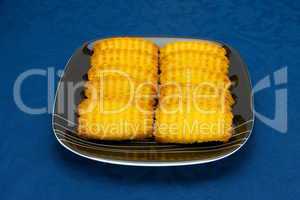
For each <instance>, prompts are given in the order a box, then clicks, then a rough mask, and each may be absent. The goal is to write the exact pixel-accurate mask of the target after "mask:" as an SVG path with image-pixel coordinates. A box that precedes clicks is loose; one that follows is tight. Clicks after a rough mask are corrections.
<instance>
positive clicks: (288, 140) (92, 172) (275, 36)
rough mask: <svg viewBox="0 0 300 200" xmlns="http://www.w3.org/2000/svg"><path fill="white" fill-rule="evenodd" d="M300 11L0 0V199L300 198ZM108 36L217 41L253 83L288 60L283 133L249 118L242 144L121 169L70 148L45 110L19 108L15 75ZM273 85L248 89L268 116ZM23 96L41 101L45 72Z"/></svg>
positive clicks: (275, 4)
mask: <svg viewBox="0 0 300 200" xmlns="http://www.w3.org/2000/svg"><path fill="white" fill-rule="evenodd" d="M299 10H300V1H296V0H294V1H287V0H278V1H277V0H275V1H274V0H269V1H250V0H249V1H209V0H207V1H196V0H195V1H191V0H187V1H180V0H169V1H167V0H166V1H154V0H152V1H138V0H137V1H133V0H128V1H121V0H120V1H119V0H115V1H109V0H102V1H94V0H88V1H87V0H86V1H69V0H63V1H59V0H52V1H41V2H40V1H24V0H19V1H16V0H0V47H1V48H0V64H1V71H2V73H1V75H2V77H1V79H0V87H1V90H0V105H1V106H0V108H1V110H0V127H1V129H0V133H1V140H0V155H1V156H0V199H1V200H7V199H17V200H19V199H33V198H35V197H36V198H39V199H46V200H48V199H66V198H68V199H87V198H89V199H95V198H97V199H157V198H159V197H161V198H162V199H173V200H177V199H178V200H179V199H216V200H217V199H241V198H243V199H271V198H273V199H299V195H300V190H299V185H300V173H299V170H300V161H299V159H300V157H299V156H300V134H299V128H300V127H299V122H298V123H297V121H298V120H299V116H300V115H299V106H300V105H299V98H300V95H299V92H300V91H299V75H300V74H299V72H300V59H299V53H300V12H299ZM112 35H141V36H191V37H198V38H208V39H213V40H219V41H223V42H225V43H228V44H230V45H232V46H233V47H235V48H236V49H237V50H238V51H239V52H240V53H241V55H242V57H243V58H244V60H245V61H246V63H247V64H248V66H249V71H250V73H251V79H252V82H253V84H255V83H257V82H258V81H259V80H260V79H262V78H263V77H265V76H266V75H268V74H272V73H273V72H274V71H275V70H276V69H280V68H281V67H283V66H288V75H289V76H288V84H287V85H285V86H284V85H283V86H281V87H288V92H289V96H288V97H289V101H288V108H289V110H288V115H289V119H288V132H287V133H286V134H282V133H279V132H278V131H275V130H273V129H272V128H270V127H269V126H267V125H265V124H264V123H262V122H261V121H260V120H256V122H255V127H254V131H253V134H252V136H251V138H250V140H249V141H248V143H247V144H246V146H245V148H242V149H241V150H240V151H239V152H237V153H235V154H234V155H232V156H230V157H229V158H226V159H224V160H221V161H218V162H215V163H211V164H207V165H198V166H189V167H173V168H138V167H123V166H115V165H109V164H102V163H97V162H93V161H90V160H87V159H84V158H80V157H78V156H76V155H74V154H72V153H71V152H68V151H67V150H65V149H64V148H63V147H61V146H60V145H59V144H58V143H57V141H56V140H55V138H54V136H53V133H52V129H51V116H50V114H43V115H28V114H26V113H24V112H22V111H20V110H19V109H18V108H17V106H16V104H15V103H14V100H13V85H14V81H15V79H16V78H17V77H18V75H19V74H20V73H22V72H23V71H26V70H28V69H31V68H39V69H47V68H48V67H51V66H52V67H54V68H55V70H56V71H57V70H59V69H63V68H64V65H65V63H66V62H67V60H68V58H69V57H70V56H71V54H72V52H73V51H74V49H75V48H76V47H78V46H80V45H81V44H82V43H83V42H85V41H88V40H91V39H95V38H101V37H106V36H112ZM56 80H58V77H56ZM275 89H276V87H275V86H274V87H273V86H272V87H271V88H268V89H266V91H264V92H260V93H258V94H257V95H255V107H256V110H257V111H258V112H260V113H262V114H264V115H266V116H270V117H271V118H272V116H274V90H275ZM22 97H23V100H24V102H25V103H26V104H27V105H30V106H32V107H41V106H47V99H48V94H47V80H46V79H45V77H43V76H34V77H31V78H29V79H26V81H25V82H24V84H23V85H22Z"/></svg>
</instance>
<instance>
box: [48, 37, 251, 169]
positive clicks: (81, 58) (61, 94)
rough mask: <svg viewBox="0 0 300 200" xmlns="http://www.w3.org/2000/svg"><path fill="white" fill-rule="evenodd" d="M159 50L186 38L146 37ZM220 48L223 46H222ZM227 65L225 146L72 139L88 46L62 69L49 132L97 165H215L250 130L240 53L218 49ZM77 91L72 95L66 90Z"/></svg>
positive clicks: (246, 79) (248, 97) (248, 90)
mask: <svg viewBox="0 0 300 200" xmlns="http://www.w3.org/2000/svg"><path fill="white" fill-rule="evenodd" d="M146 39H148V40H151V41H153V42H155V43H156V44H157V45H159V46H162V45H164V44H165V43H168V42H172V41H178V40H181V41H182V40H196V39H186V38H146ZM221 44H222V43H221ZM222 45H223V46H224V47H225V49H226V50H227V56H228V58H229V60H230V68H229V75H230V79H231V80H232V81H233V83H234V84H233V87H232V88H231V92H232V95H233V97H234V98H235V101H236V103H235V104H234V105H233V114H234V120H233V121H234V127H235V128H234V134H233V137H232V138H231V139H230V140H229V142H227V143H224V144H222V143H217V142H210V143H202V144H193V145H182V144H158V143H156V142H155V141H154V140H152V139H149V140H144V141H123V142H112V141H90V140H85V139H82V138H79V137H78V136H77V135H76V130H77V127H76V124H77V114H76V107H77V105H78V104H79V103H80V102H81V101H82V100H83V99H84V98H85V97H84V92H83V89H84V88H83V85H81V86H80V85H77V86H76V84H77V83H82V82H83V80H86V79H87V75H86V74H87V71H88V69H89V68H90V55H91V52H92V48H93V47H92V46H93V42H91V43H87V44H85V45H83V46H82V47H80V48H79V49H77V50H76V51H75V53H74V54H73V55H72V57H71V58H70V60H69V62H68V63H67V65H66V67H65V71H64V74H63V77H62V78H61V80H60V82H59V86H58V88H57V93H56V98H55V106H54V110H53V131H54V134H55V136H56V138H57V140H58V141H59V143H60V144H62V145H63V146H64V147H65V148H67V149H69V150H70V151H72V152H73V153H76V154H78V155H80V156H83V157H86V158H90V159H93V160H97V161H103V162H108V163H114V164H123V165H139V166H175V165H189V164H200V163H207V162H211V161H215V160H219V159H221V158H224V157H226V156H229V155H231V154H232V153H234V152H236V151H237V150H238V149H239V148H240V147H242V146H243V145H244V144H245V143H246V141H247V140H248V138H249V136H250V134H251V131H252V127H253V120H254V115H253V109H252V101H253V100H252V88H251V82H250V78H249V74H248V71H247V67H246V64H245V63H244V62H243V60H242V58H241V57H240V55H239V53H238V52H237V51H236V50H235V49H233V48H232V47H230V46H229V45H226V44H222ZM75 86H76V87H78V88H77V90H75V93H73V94H69V95H68V94H67V88H70V87H75Z"/></svg>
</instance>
